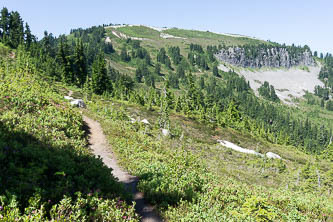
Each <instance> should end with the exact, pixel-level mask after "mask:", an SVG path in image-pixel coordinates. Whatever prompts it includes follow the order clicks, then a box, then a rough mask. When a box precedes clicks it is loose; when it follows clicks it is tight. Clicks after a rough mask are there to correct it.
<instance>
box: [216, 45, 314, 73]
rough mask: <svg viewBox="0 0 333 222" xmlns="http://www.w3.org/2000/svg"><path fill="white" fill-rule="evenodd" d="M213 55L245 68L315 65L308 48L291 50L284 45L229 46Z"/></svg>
mask: <svg viewBox="0 0 333 222" xmlns="http://www.w3.org/2000/svg"><path fill="white" fill-rule="evenodd" d="M215 56H216V58H217V59H219V60H221V61H223V62H227V63H229V64H232V65H235V66H240V67H245V68H246V67H250V68H261V67H274V68H280V67H284V68H290V67H292V66H300V65H305V66H314V65H315V61H314V59H313V57H312V54H311V52H310V51H309V50H307V49H302V50H298V51H292V50H288V48H286V47H270V48H269V47H268V48H260V47H258V48H257V49H255V50H253V48H252V49H248V48H242V47H229V48H224V49H221V50H220V51H219V52H218V53H217V54H215Z"/></svg>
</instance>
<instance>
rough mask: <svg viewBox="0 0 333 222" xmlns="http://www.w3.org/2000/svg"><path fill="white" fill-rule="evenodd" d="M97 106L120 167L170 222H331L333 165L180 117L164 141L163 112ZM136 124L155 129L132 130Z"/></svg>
mask: <svg viewBox="0 0 333 222" xmlns="http://www.w3.org/2000/svg"><path fill="white" fill-rule="evenodd" d="M77 95H80V93H79V94H77ZM83 95H84V93H83V94H81V96H83ZM90 101H91V102H89V103H88V110H87V114H88V115H90V116H92V117H94V118H95V119H97V120H98V121H100V122H101V123H102V126H103V129H104V132H105V133H106V134H107V136H108V139H109V142H110V144H111V145H112V147H113V150H114V151H115V152H116V154H117V157H118V159H119V160H120V163H121V164H122V165H123V166H125V167H126V168H127V169H128V170H129V171H130V172H131V173H132V174H134V175H137V176H138V177H139V178H140V182H139V185H138V187H139V189H140V190H141V191H142V192H144V193H145V197H146V198H147V199H148V200H149V201H150V202H151V203H153V204H157V206H158V207H159V211H160V212H161V213H162V215H163V216H164V217H165V218H166V219H168V220H170V221H177V220H179V218H183V220H184V221H192V220H195V221H200V220H203V221H213V220H218V221H244V220H250V221H251V220H256V221H260V220H262V221H297V220H299V221H315V220H318V221H329V220H330V219H332V218H331V216H332V213H333V212H332V209H333V208H332V207H333V205H332V203H333V202H332V201H333V200H332V196H331V194H329V193H328V190H327V188H328V187H326V188H324V186H326V185H327V186H329V187H330V186H331V182H329V181H330V180H331V174H332V170H331V169H332V164H331V163H330V162H326V161H322V160H318V159H316V158H314V157H313V156H311V155H307V154H305V153H303V152H300V151H297V149H295V148H293V147H286V146H277V145H274V144H270V143H267V142H266V141H264V140H260V139H257V138H254V137H252V136H251V135H246V134H242V133H239V132H237V131H234V130H232V129H228V128H226V129H220V128H217V129H214V128H210V127H208V126H207V125H204V124H202V123H200V122H197V121H194V120H193V119H191V118H187V117H185V116H184V115H182V114H179V113H171V114H170V120H171V135H172V136H171V137H165V136H163V135H162V133H161V129H160V128H159V127H158V119H159V117H160V114H159V113H158V112H157V111H158V110H159V109H158V107H153V109H152V110H148V109H147V108H148V107H142V106H138V105H136V104H133V103H129V102H122V101H119V100H116V99H110V98H107V99H106V100H105V99H102V98H99V97H96V96H93V97H92V98H91V100H90ZM133 117H134V118H135V119H138V118H140V119H144V118H147V119H148V121H149V122H150V123H151V124H150V125H145V124H143V123H140V122H137V123H131V122H130V118H133ZM218 138H223V139H227V140H229V141H232V142H234V143H237V144H239V145H241V146H243V147H249V148H253V149H256V150H258V151H260V152H266V151H273V152H276V153H278V154H279V155H281V156H282V158H283V160H282V161H280V160H270V159H265V158H260V157H255V156H248V155H246V154H241V153H238V152H235V151H231V150H229V149H228V148H225V147H223V146H221V145H218V144H217V142H216V139H218ZM316 170H319V171H318V172H320V174H321V179H322V185H321V187H318V183H317V174H316V172H317V171H316ZM324 181H325V182H324ZM324 184H326V185H324Z"/></svg>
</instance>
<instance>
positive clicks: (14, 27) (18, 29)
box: [9, 12, 24, 48]
mask: <svg viewBox="0 0 333 222" xmlns="http://www.w3.org/2000/svg"><path fill="white" fill-rule="evenodd" d="M23 42H24V28H23V21H22V19H21V16H20V14H19V13H18V12H11V13H10V16H9V43H10V45H11V46H12V47H13V48H17V47H18V46H19V45H20V44H22V43H23Z"/></svg>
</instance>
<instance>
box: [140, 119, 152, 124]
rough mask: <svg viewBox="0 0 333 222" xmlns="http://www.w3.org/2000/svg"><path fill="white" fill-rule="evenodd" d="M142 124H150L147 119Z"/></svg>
mask: <svg viewBox="0 0 333 222" xmlns="http://www.w3.org/2000/svg"><path fill="white" fill-rule="evenodd" d="M141 123H144V124H147V125H149V124H150V123H149V122H148V120H147V119H143V120H141Z"/></svg>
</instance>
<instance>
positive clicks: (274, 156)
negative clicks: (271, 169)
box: [266, 152, 281, 159]
mask: <svg viewBox="0 0 333 222" xmlns="http://www.w3.org/2000/svg"><path fill="white" fill-rule="evenodd" d="M266 157H267V158H269V159H281V157H280V156H279V155H277V154H276V153H272V152H268V153H266Z"/></svg>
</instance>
